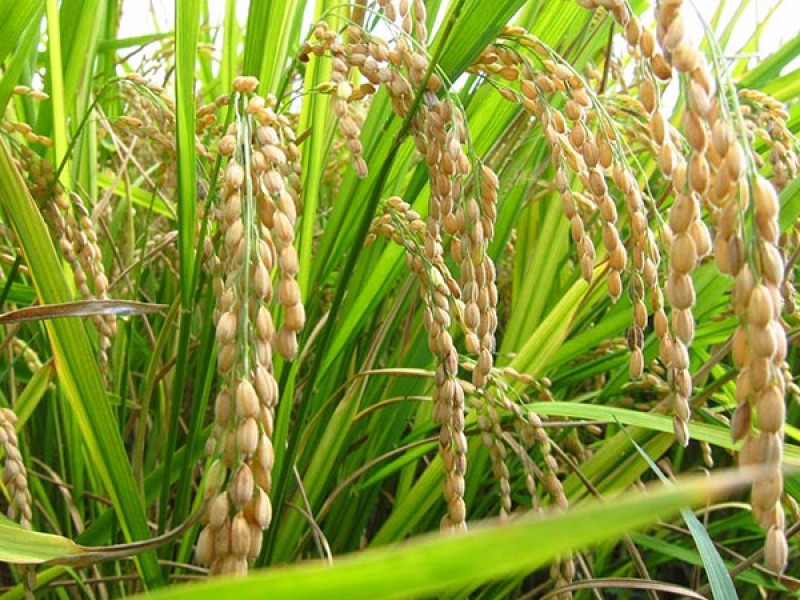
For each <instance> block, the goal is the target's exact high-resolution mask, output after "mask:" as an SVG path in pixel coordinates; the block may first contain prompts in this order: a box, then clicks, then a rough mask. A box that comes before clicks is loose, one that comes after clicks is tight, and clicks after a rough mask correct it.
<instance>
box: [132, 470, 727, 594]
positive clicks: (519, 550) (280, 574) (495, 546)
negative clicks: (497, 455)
mask: <svg viewBox="0 0 800 600" xmlns="http://www.w3.org/2000/svg"><path fill="white" fill-rule="evenodd" d="M741 483H743V480H742V478H741V476H736V475H733V474H718V475H714V476H712V477H710V478H703V479H700V480H698V479H695V480H692V481H688V482H683V483H681V484H679V485H678V486H676V487H675V488H671V489H666V488H661V489H658V490H657V491H654V492H651V493H647V494H638V493H637V494H630V495H627V496H625V497H623V498H618V499H616V500H615V501H614V502H613V503H607V504H606V503H602V502H600V501H590V502H586V503H584V504H583V505H582V506H581V507H580V508H576V509H574V510H572V511H569V512H566V513H555V514H547V515H536V514H533V513H528V514H526V515H523V516H521V517H519V518H517V519H513V520H512V521H511V522H506V523H497V522H494V521H488V522H484V523H480V524H475V525H474V526H473V528H472V530H471V531H470V532H469V533H466V534H463V535H436V534H435V535H427V536H422V537H420V538H417V539H415V540H413V541H411V542H409V543H406V544H403V545H399V546H390V547H384V548H379V549H375V550H368V551H364V552H360V553H359V554H358V555H356V556H350V557H344V558H341V559H339V560H337V562H336V563H335V564H334V565H332V566H328V565H325V564H307V565H298V566H292V567H282V568H274V569H270V570H267V571H263V572H260V573H259V572H257V573H254V574H252V575H251V576H250V577H249V578H247V579H228V580H225V579H220V580H215V581H209V582H207V583H204V584H201V585H197V584H193V585H190V586H179V587H174V588H170V589H167V590H163V591H159V592H156V593H154V594H152V595H150V596H148V599H151V600H160V599H178V598H192V599H193V600H203V599H205V598H208V599H216V598H220V597H229V598H237V599H238V600H246V599H248V598H262V597H263V596H264V594H269V595H270V596H273V597H277V598H282V599H283V600H291V599H292V598H298V599H300V598H348V599H350V600H354V599H358V598H385V599H390V598H419V597H429V596H431V595H436V594H439V593H444V592H447V591H452V590H455V589H458V588H459V587H462V586H470V585H473V586H474V585H475V583H476V582H479V581H480V582H486V581H489V580H495V579H499V578H502V577H507V576H511V575H518V574H523V573H527V572H530V571H531V570H533V569H535V568H537V567H539V566H541V565H543V564H546V563H547V562H548V561H551V560H553V559H554V558H556V557H557V556H559V555H563V554H564V553H566V552H569V551H573V550H577V549H579V548H584V547H586V546H589V545H592V544H596V543H599V542H601V541H603V540H610V539H618V538H619V536H620V535H622V534H623V533H625V532H626V531H630V530H632V529H637V528H641V527H644V526H645V525H647V524H649V523H653V522H655V521H656V520H658V519H663V518H667V517H669V516H671V515H673V514H674V513H675V512H677V511H678V510H679V509H680V507H681V506H684V505H687V504H697V503H702V502H705V501H707V500H708V494H709V493H720V492H723V491H724V490H725V489H729V488H730V486H731V485H737V484H741Z"/></svg>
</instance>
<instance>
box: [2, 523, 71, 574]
mask: <svg viewBox="0 0 800 600" xmlns="http://www.w3.org/2000/svg"><path fill="white" fill-rule="evenodd" d="M82 553H83V549H82V548H81V547H80V546H78V544H76V543H75V542H73V541H72V540H70V539H68V538H65V537H63V536H60V535H52V534H50V533H39V532H38V531H29V530H27V529H23V528H22V527H20V526H19V525H17V524H16V523H14V522H13V521H10V520H9V519H6V517H3V516H0V562H6V563H12V564H17V565H39V564H42V563H46V562H48V561H50V560H53V559H56V558H59V557H64V556H75V555H79V554H82Z"/></svg>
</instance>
